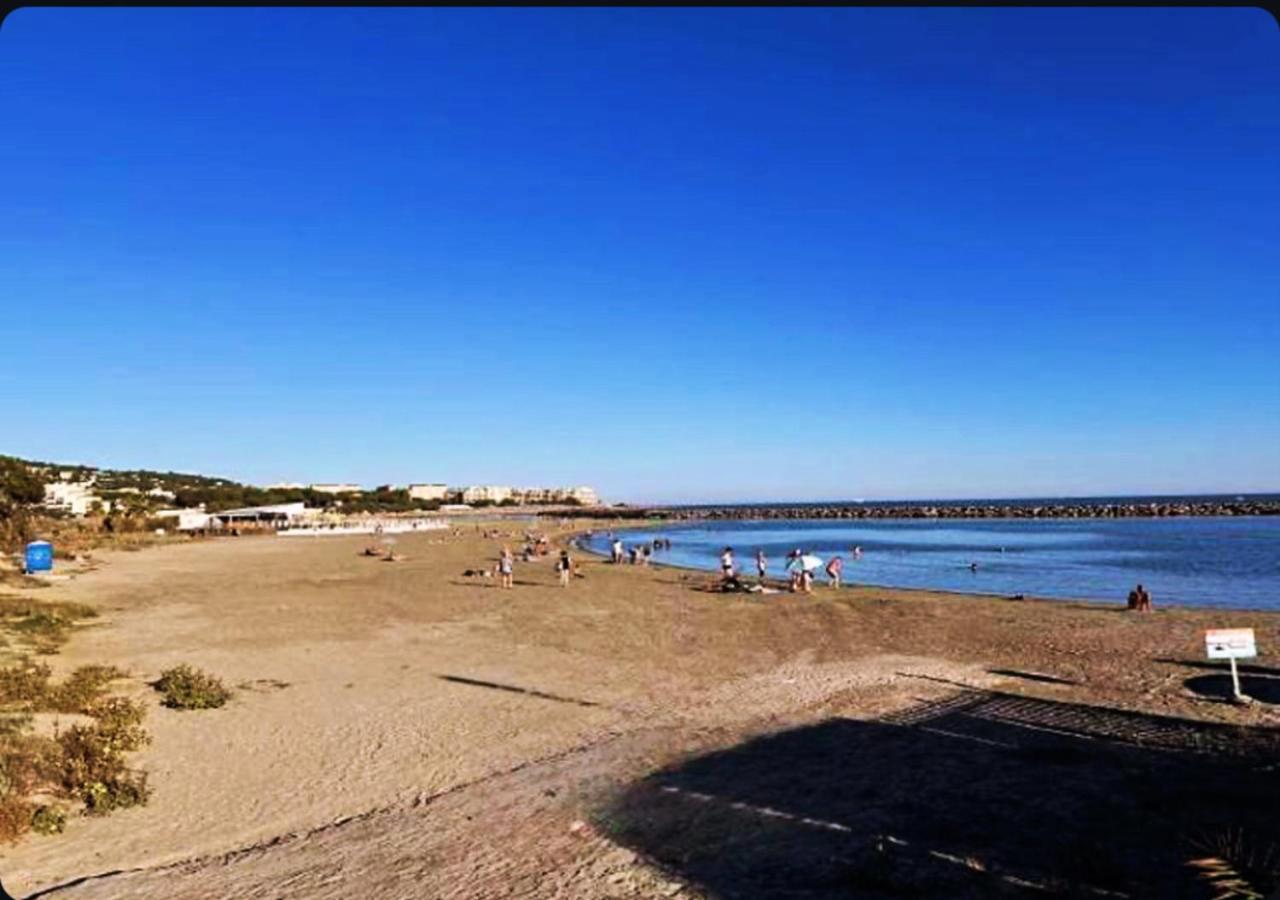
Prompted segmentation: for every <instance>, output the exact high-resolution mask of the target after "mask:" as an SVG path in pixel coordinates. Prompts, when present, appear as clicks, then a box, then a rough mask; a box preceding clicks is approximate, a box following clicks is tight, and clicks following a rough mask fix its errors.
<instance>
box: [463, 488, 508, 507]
mask: <svg viewBox="0 0 1280 900" xmlns="http://www.w3.org/2000/svg"><path fill="white" fill-rule="evenodd" d="M510 496H511V488H509V487H506V486H504V485H497V484H480V485H472V486H471V487H468V488H463V490H462V502H463V503H483V502H484V501H486V500H487V501H489V502H490V503H501V502H502V501H503V500H506V499H507V498H508V497H510Z"/></svg>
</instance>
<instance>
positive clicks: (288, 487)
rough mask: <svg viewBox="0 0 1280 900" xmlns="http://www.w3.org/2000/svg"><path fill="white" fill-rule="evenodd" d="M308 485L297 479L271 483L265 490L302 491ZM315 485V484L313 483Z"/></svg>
mask: <svg viewBox="0 0 1280 900" xmlns="http://www.w3.org/2000/svg"><path fill="white" fill-rule="evenodd" d="M305 487H306V485H305V484H302V483H300V482H297V481H280V482H277V483H276V484H269V485H267V486H266V487H265V488H264V489H263V490H268V491H300V490H302V489H303V488H305ZM312 487H314V485H312Z"/></svg>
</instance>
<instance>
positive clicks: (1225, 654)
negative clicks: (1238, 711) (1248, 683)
mask: <svg viewBox="0 0 1280 900" xmlns="http://www.w3.org/2000/svg"><path fill="white" fill-rule="evenodd" d="M1204 649H1205V653H1206V654H1207V655H1208V657H1209V659H1228V660H1230V661H1231V687H1232V694H1233V697H1234V699H1235V701H1236V702H1237V703H1251V702H1253V698H1251V697H1247V696H1245V694H1244V693H1243V692H1242V691H1241V690H1240V673H1239V672H1238V671H1237V669H1236V660H1237V659H1248V658H1251V657H1254V656H1257V655H1258V647H1257V644H1256V643H1255V642H1254V638H1253V629H1252V628H1216V629H1210V630H1209V631H1206V632H1205V633H1204Z"/></svg>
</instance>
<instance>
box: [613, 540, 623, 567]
mask: <svg viewBox="0 0 1280 900" xmlns="http://www.w3.org/2000/svg"><path fill="white" fill-rule="evenodd" d="M612 550H613V557H612V559H613V564H614V565H615V566H617V565H621V564H622V541H621V539H619V538H617V537H615V538H614V539H613V544H612Z"/></svg>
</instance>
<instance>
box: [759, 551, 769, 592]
mask: <svg viewBox="0 0 1280 900" xmlns="http://www.w3.org/2000/svg"><path fill="white" fill-rule="evenodd" d="M768 570H769V560H767V559H765V558H764V550H757V551H756V574H757V575H758V576H759V577H760V583H761V584H764V576H765V572H767V571H768Z"/></svg>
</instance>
